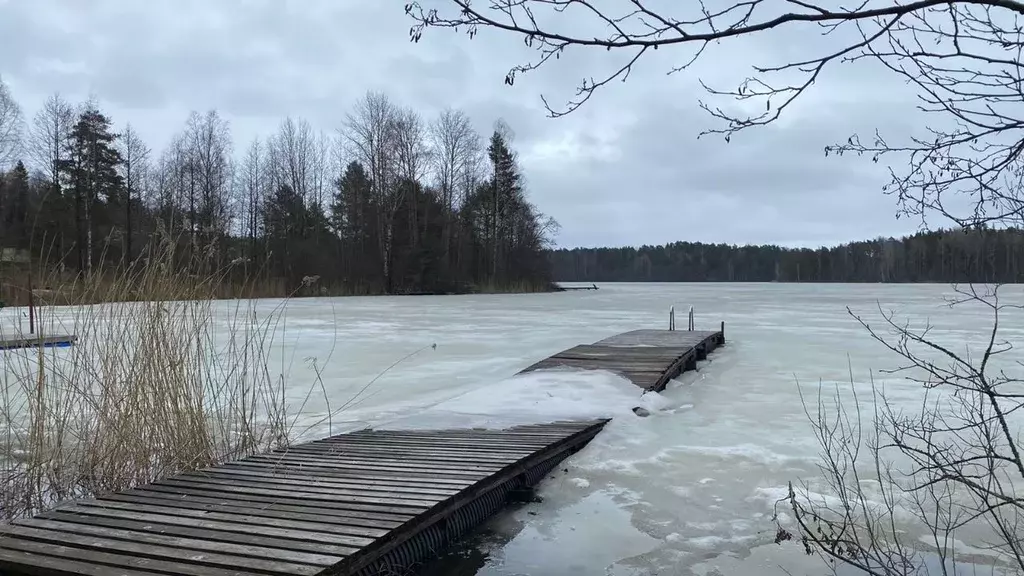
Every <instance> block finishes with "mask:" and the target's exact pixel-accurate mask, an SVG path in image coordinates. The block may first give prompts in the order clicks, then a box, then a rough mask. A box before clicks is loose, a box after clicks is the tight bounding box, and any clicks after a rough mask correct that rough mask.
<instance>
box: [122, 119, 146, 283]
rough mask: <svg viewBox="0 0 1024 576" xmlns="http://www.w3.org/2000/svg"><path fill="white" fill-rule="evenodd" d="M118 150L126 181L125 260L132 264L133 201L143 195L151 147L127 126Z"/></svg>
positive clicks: (123, 177)
mask: <svg viewBox="0 0 1024 576" xmlns="http://www.w3.org/2000/svg"><path fill="white" fill-rule="evenodd" d="M118 148H120V151H121V166H120V172H121V178H122V179H123V180H124V211H125V213H124V226H125V241H124V259H125V263H126V264H128V263H131V262H132V259H133V258H134V253H133V252H132V221H133V220H134V217H133V209H134V205H133V204H132V202H133V200H134V199H135V198H137V197H138V196H140V195H141V194H142V188H143V186H144V185H145V182H147V178H148V177H147V173H148V172H149V154H150V149H149V146H147V145H146V143H145V142H144V141H143V140H142V138H141V137H139V134H138V132H136V131H135V129H134V128H132V125H131V124H127V125H126V126H125V127H124V130H123V131H122V132H121V137H120V139H119V140H118Z"/></svg>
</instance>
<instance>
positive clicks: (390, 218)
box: [342, 92, 401, 289]
mask: <svg viewBox="0 0 1024 576" xmlns="http://www.w3.org/2000/svg"><path fill="white" fill-rule="evenodd" d="M398 116H399V110H398V107H397V106H395V104H394V103H392V102H391V100H390V99H388V97H387V96H386V95H384V94H382V93H379V92H368V93H367V94H366V95H365V96H363V98H362V99H360V100H359V102H357V103H356V106H355V110H353V111H352V112H350V113H349V114H348V115H347V116H346V120H345V126H344V128H343V130H342V138H343V141H344V144H345V146H346V148H347V152H348V156H349V157H350V158H352V159H354V160H356V161H358V162H360V163H361V164H362V165H363V166H364V167H366V170H367V172H368V173H369V176H370V189H371V196H372V197H373V201H374V202H375V203H376V204H377V206H378V207H379V210H378V215H379V216H378V218H379V221H378V222H377V230H378V233H377V234H375V236H376V237H377V238H378V243H379V246H378V248H379V251H380V256H381V261H382V265H383V270H382V272H383V275H384V282H385V286H387V287H388V288H389V289H390V277H391V239H392V237H393V232H394V231H393V224H394V219H395V214H396V213H397V211H398V207H399V204H400V200H401V199H400V198H399V197H398V195H397V194H396V189H397V186H396V184H397V174H398V160H397V158H396V156H397V154H396V150H395V142H394V138H395V123H396V122H397V118H398Z"/></svg>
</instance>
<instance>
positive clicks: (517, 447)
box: [321, 436, 550, 454]
mask: <svg viewBox="0 0 1024 576" xmlns="http://www.w3.org/2000/svg"><path fill="white" fill-rule="evenodd" d="M321 442H322V443H323V444H336V443H337V444H341V445H344V446H347V445H350V444H358V443H374V444H380V443H384V444H387V445H390V446H434V447H442V446H443V447H448V448H452V449H454V448H460V449H461V448H466V449H470V450H472V449H477V450H484V451H488V450H490V451H497V452H519V451H522V450H525V451H526V452H527V453H528V454H529V453H531V452H533V451H535V450H539V449H541V448H543V447H545V446H547V445H548V444H550V442H528V443H527V442H507V441H502V442H497V441H491V440H486V439H476V440H474V439H472V438H414V437H411V436H403V437H401V438H398V437H392V438H389V439H386V440H381V439H378V438H373V437H365V438H353V439H346V440H344V441H342V440H335V439H333V438H329V439H326V440H322V441H321Z"/></svg>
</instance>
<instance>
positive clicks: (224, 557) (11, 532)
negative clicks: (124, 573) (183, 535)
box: [0, 524, 323, 576]
mask: <svg viewBox="0 0 1024 576" xmlns="http://www.w3.org/2000/svg"><path fill="white" fill-rule="evenodd" d="M0 535H2V536H8V537H12V538H16V539H19V540H28V541H31V542H38V543H44V544H51V545H57V546H73V547H74V548H76V549H79V550H83V551H86V552H109V553H116V554H119V555H127V556H131V557H134V558H140V559H150V560H155V561H159V562H171V563H175V564H176V563H177V562H179V561H184V562H187V563H188V564H189V565H190V566H197V567H210V568H221V569H225V570H228V571H230V573H243V574H244V573H245V572H236V571H237V569H239V568H244V569H246V570H252V571H255V572H261V573H268V574H296V575H301V576H313V575H314V574H317V573H319V572H321V571H322V570H323V567H322V566H311V565H309V564H298V563H295V562H286V561H281V560H276V559H274V556H269V557H266V556H265V557H264V558H259V557H256V558H253V557H251V556H242V555H238V554H228V553H224V552H223V551H212V550H209V549H201V550H196V549H193V548H188V547H175V546H166V545H164V544H155V543H145V544H139V543H136V542H131V541H126V540H119V539H112V538H107V537H104V536H96V535H90V534H75V533H70V532H56V531H50V530H45V529H40V528H36V527H32V526H26V525H24V524H19V525H18V526H17V527H14V526H7V527H0ZM2 536H0V537H2ZM189 573H196V572H193V571H192V570H189Z"/></svg>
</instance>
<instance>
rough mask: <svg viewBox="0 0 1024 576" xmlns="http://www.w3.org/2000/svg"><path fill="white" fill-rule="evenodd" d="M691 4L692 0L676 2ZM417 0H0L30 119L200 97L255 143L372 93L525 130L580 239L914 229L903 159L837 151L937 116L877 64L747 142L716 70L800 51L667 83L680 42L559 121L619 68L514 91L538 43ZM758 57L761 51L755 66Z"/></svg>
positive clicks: (735, 51)
mask: <svg viewBox="0 0 1024 576" xmlns="http://www.w3.org/2000/svg"><path fill="white" fill-rule="evenodd" d="M676 1H681V0H676ZM403 6H404V0H373V1H370V0H365V1H359V0H303V1H298V0H293V1H286V0H253V1H243V0H216V1H211V0H88V1H78V0H0V76H2V77H3V79H4V81H5V82H6V83H7V84H8V85H9V86H10V89H11V91H12V93H13V95H14V96H15V98H16V99H17V100H18V101H19V102H20V103H21V105H22V107H23V109H24V111H25V114H26V116H27V117H30V116H31V115H32V114H34V113H35V110H36V109H37V108H38V106H39V104H40V103H41V102H42V100H43V99H45V98H46V97H47V96H48V95H49V94H52V93H53V92H56V91H59V92H61V93H62V94H63V95H64V96H65V97H67V98H68V99H72V100H83V99H85V98H87V97H89V96H90V95H91V96H94V97H95V98H96V99H97V100H98V101H99V102H100V104H101V106H102V108H103V110H105V111H106V112H107V113H108V114H110V115H111V116H112V117H113V119H114V121H115V122H116V123H118V124H123V123H124V122H126V121H130V122H131V123H132V124H133V125H134V126H135V128H136V129H137V130H138V131H139V132H140V133H141V134H142V135H143V136H144V137H145V138H146V139H147V141H148V142H150V144H151V146H153V147H154V148H156V149H159V148H160V147H162V146H163V145H164V144H165V143H166V142H167V141H168V140H169V139H170V137H171V136H172V135H173V134H174V133H175V132H177V131H178V130H180V129H181V127H182V125H183V123H184V121H185V118H186V117H187V115H188V113H189V111H190V110H208V109H210V108H216V109H217V110H218V111H220V112H221V114H223V115H224V116H225V117H226V118H228V119H229V121H230V122H231V126H232V130H233V134H234V138H235V142H236V148H237V149H238V150H241V149H243V148H244V147H245V145H246V143H247V142H248V141H249V140H251V139H252V138H254V137H257V136H265V135H267V134H269V133H271V132H273V131H274V130H275V129H276V127H277V125H278V123H279V122H280V120H281V119H282V118H284V117H285V116H292V117H304V118H306V119H308V120H309V121H310V122H311V123H313V124H314V126H316V127H319V128H323V129H326V130H329V131H332V132H333V131H334V130H336V129H337V128H338V127H339V126H340V125H341V122H342V119H343V118H344V115H345V113H346V111H347V110H348V109H349V108H350V107H351V105H352V103H353V102H354V101H355V100H356V99H358V98H359V97H361V96H362V95H363V94H364V93H365V92H366V91H367V90H382V91H385V92H386V93H387V94H389V95H390V96H391V97H392V98H393V99H394V100H396V101H397V102H399V103H401V104H404V105H407V106H410V107H413V108H415V109H416V110H418V111H419V112H420V113H422V114H423V115H424V116H427V117H431V116H433V115H434V114H436V113H437V112H438V111H439V110H441V109H442V108H444V107H446V106H454V107H459V108H462V109H464V110H465V111H466V112H468V113H469V114H470V116H471V117H472V118H473V119H474V121H475V122H476V124H477V126H478V128H479V130H481V132H484V133H485V134H486V133H487V132H489V130H490V129H491V126H492V124H493V122H494V121H495V120H496V119H498V118H503V119H504V120H505V121H506V122H507V123H508V124H509V125H510V126H511V127H512V129H513V130H514V132H515V143H514V147H515V148H516V149H517V151H518V152H519V154H520V157H521V161H522V165H523V170H524V172H525V175H526V178H527V181H528V189H529V194H530V197H531V199H532V201H533V202H534V203H535V204H536V205H537V206H538V207H539V209H540V210H541V211H543V212H544V213H546V214H549V215H551V216H554V217H555V218H556V219H557V220H558V221H559V222H560V223H561V225H562V230H561V232H560V234H559V237H558V243H559V245H561V246H570V247H571V246H581V245H582V246H596V245H616V246H617V245H639V244H654V243H663V242H670V241H675V240H692V241H705V242H727V243H736V244H744V243H778V244H783V245H804V246H818V245H821V244H826V245H827V244H834V243H839V242H844V241H848V240H854V239H864V238H871V237H875V236H878V235H900V234H903V233H907V232H912V231H913V230H914V228H915V226H916V223H914V222H908V221H906V220H900V221H897V220H896V219H895V218H894V214H895V210H896V206H895V201H894V199H893V198H891V197H887V196H884V195H883V194H882V193H881V186H882V184H884V183H885V181H886V180H887V178H886V169H885V167H884V166H882V165H875V164H872V163H870V162H868V161H866V160H858V159H848V158H844V159H834V158H825V157H824V154H823V151H822V150H823V147H824V146H825V145H826V144H829V143H831V142H834V141H837V140H845V139H846V138H847V137H848V136H849V135H850V134H851V133H853V132H854V131H862V132H865V131H866V132H870V131H871V130H873V129H874V128H875V127H881V128H885V129H888V130H890V131H896V132H909V131H911V130H914V129H917V128H919V127H918V126H916V124H915V122H916V121H917V119H916V117H915V115H914V114H913V108H912V100H911V96H912V95H911V94H908V93H907V92H906V91H905V90H904V89H902V88H901V86H899V85H897V84H895V82H894V80H893V79H892V78H891V77H889V76H886V75H885V74H881V73H878V72H877V71H875V70H873V69H871V68H865V67H861V68H853V67H846V68H837V69H835V70H832V71H831V72H830V73H828V74H826V75H825V76H824V77H823V78H822V79H821V80H819V82H818V83H817V84H816V86H815V87H814V89H813V91H812V92H811V93H809V94H808V95H807V97H806V98H805V100H803V101H802V102H800V104H799V105H797V106H796V107H795V108H794V109H793V110H792V113H791V114H790V115H789V116H787V117H786V118H785V121H784V122H780V123H779V124H777V125H775V126H771V127H768V128H764V129H759V130H756V131H751V132H748V133H744V134H742V135H741V136H739V137H736V138H734V139H733V141H732V142H731V143H729V144H727V143H725V142H724V141H723V140H722V139H721V138H720V137H710V138H709V137H705V138H702V139H700V140H697V134H698V132H700V130H701V129H703V128H708V127H712V126H714V125H715V124H714V123H713V120H712V119H711V118H710V117H709V116H708V115H707V114H706V113H705V112H703V111H701V110H700V109H699V108H698V107H697V100H698V98H702V97H705V94H704V92H703V90H702V89H701V88H700V85H699V84H698V82H697V78H698V77H701V78H704V79H710V80H712V81H718V82H727V81H729V80H735V79H736V78H741V77H743V76H745V75H747V74H749V73H750V65H751V64H752V63H757V62H763V61H764V60H765V59H771V58H772V57H773V56H776V57H777V56H779V55H783V56H784V55H786V54H800V53H801V51H802V50H803V48H804V47H806V46H807V44H806V42H808V41H815V40H814V35H816V34H817V32H814V31H811V33H810V34H809V35H808V37H807V39H801V38H799V37H794V36H793V35H792V34H786V35H784V36H782V37H779V36H778V35H776V36H775V37H767V36H765V37H761V38H757V39H750V40H747V41H745V42H743V43H738V42H737V43H729V44H727V45H724V46H720V47H716V49H715V51H713V52H711V53H709V54H707V55H706V57H705V59H704V60H703V62H702V65H701V66H700V67H699V68H697V69H695V71H694V72H693V73H683V74H677V75H673V76H666V74H665V72H666V70H667V67H669V66H670V65H671V64H672V63H673V62H674V61H676V60H681V59H683V58H685V54H683V53H679V52H675V53H673V52H672V51H671V50H661V51H659V52H658V53H657V54H656V56H657V58H658V59H657V60H655V59H650V60H649V61H647V62H645V63H644V65H643V66H641V67H640V68H639V69H638V70H637V71H636V73H635V74H634V75H633V76H632V77H631V79H630V81H629V82H627V83H625V84H619V83H616V84H615V85H612V86H610V87H609V88H607V89H606V90H604V91H602V92H600V93H598V94H597V95H596V96H595V97H594V98H593V99H592V100H591V101H590V102H589V103H588V104H587V105H586V106H585V107H584V108H583V109H581V110H579V111H577V112H576V113H574V114H571V115H569V116H567V117H564V118H560V119H550V118H547V117H546V115H545V112H544V109H543V107H542V103H541V100H540V95H541V94H544V95H546V96H548V97H549V99H551V101H553V102H556V103H557V102H564V100H565V97H566V96H567V95H571V92H572V90H573V88H574V87H575V83H576V80H577V79H578V78H581V77H583V76H590V75H597V74H599V73H600V72H601V71H602V70H604V69H606V68H607V66H609V65H612V64H614V60H613V58H614V57H615V55H614V54H608V53H606V52H604V51H596V52H589V53H585V54H577V55H575V56H573V55H571V56H570V57H568V58H565V59H562V60H561V61H559V62H557V63H556V64H555V65H553V66H551V67H549V68H545V69H543V70H541V71H540V72H538V73H535V74H532V75H529V76H526V77H523V78H521V79H520V80H519V81H517V82H516V84H515V86H514V87H509V86H506V85H505V84H504V82H503V80H504V77H505V73H506V72H507V70H508V68H509V67H510V66H512V65H515V64H518V63H521V62H523V58H524V57H528V56H529V55H530V52H528V51H526V49H525V48H524V47H523V43H522V40H521V39H520V38H516V37H511V36H508V35H503V34H500V33H496V32H493V31H484V32H483V33H481V34H480V35H478V37H477V38H476V39H473V40H470V39H468V38H467V37H466V35H465V34H462V33H456V32H454V31H449V30H431V31H428V33H427V34H426V35H425V36H424V38H423V40H422V41H421V42H420V43H419V44H413V43H410V42H409V39H408V32H409V27H410V25H411V24H412V22H411V21H410V20H409V19H408V18H407V17H406V16H405V14H404V10H403ZM752 57H756V58H760V60H751V58H752Z"/></svg>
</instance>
